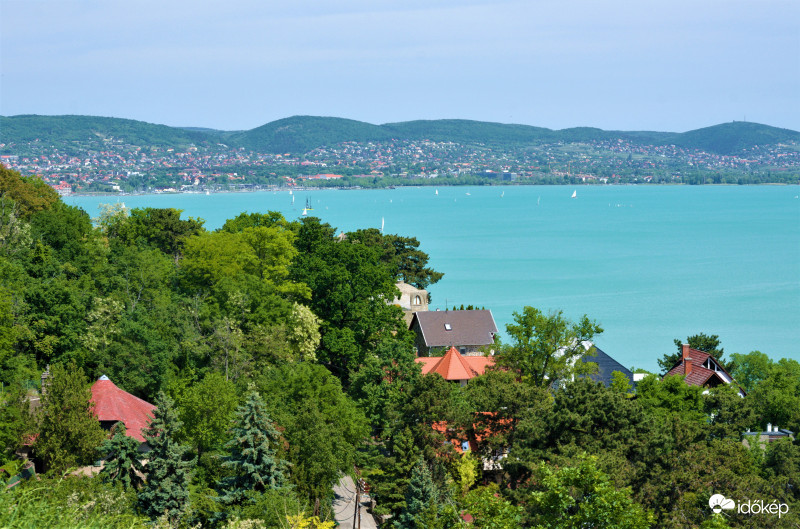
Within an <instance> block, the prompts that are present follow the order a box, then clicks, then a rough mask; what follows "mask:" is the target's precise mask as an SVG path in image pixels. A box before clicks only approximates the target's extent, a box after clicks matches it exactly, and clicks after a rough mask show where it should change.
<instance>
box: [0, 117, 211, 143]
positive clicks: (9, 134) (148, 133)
mask: <svg viewBox="0 0 800 529" xmlns="http://www.w3.org/2000/svg"><path fill="white" fill-rule="evenodd" d="M210 132H211V131H198V130H187V129H182V128H176V127H168V126H166V125H154V124H152V123H146V122H144V121H135V120H132V119H121V118H104V117H96V116H37V115H20V116H11V117H4V116H0V142H2V143H17V144H19V143H28V142H32V141H36V140H39V141H41V142H44V143H62V144H63V145H64V148H65V149H67V148H68V146H69V144H70V143H74V142H80V143H84V142H96V141H97V140H103V139H111V138H114V139H117V140H123V141H124V142H125V143H129V144H131V145H137V146H142V147H145V146H157V147H173V148H180V147H187V146H189V145H192V144H198V143H205V142H211V141H216V135H215V134H212V133H210Z"/></svg>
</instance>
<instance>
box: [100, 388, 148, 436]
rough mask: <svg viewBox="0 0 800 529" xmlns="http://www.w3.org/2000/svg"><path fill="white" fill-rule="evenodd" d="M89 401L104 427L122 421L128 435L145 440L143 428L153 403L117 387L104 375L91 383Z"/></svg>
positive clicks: (146, 423) (109, 427)
mask: <svg viewBox="0 0 800 529" xmlns="http://www.w3.org/2000/svg"><path fill="white" fill-rule="evenodd" d="M91 402H93V403H94V414H95V415H96V416H97V419H98V420H99V421H100V425H101V426H102V427H103V428H104V429H106V430H109V429H111V427H112V426H114V425H115V424H117V423H118V422H122V423H124V424H125V433H126V435H127V436H128V437H133V438H134V439H136V440H137V441H139V442H142V443H144V442H145V438H144V430H145V429H146V428H147V426H148V424H149V423H150V420H151V419H152V417H153V411H154V410H155V409H156V407H155V406H154V405H152V404H150V403H149V402H146V401H144V400H142V399H140V398H138V397H134V396H133V395H131V394H130V393H128V392H127V391H124V390H122V389H120V388H118V387H117V386H116V385H115V384H114V383H113V382H111V380H110V379H109V378H108V377H107V376H105V375H103V376H101V377H100V378H99V379H97V381H96V382H95V383H94V384H92V398H91Z"/></svg>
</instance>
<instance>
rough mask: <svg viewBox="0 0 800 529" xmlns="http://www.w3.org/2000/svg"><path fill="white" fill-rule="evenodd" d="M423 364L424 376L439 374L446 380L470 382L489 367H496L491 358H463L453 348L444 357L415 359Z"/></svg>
mask: <svg viewBox="0 0 800 529" xmlns="http://www.w3.org/2000/svg"><path fill="white" fill-rule="evenodd" d="M415 361H416V362H417V363H418V364H422V374H423V375H427V374H428V373H439V374H440V375H441V376H442V378H444V379H445V380H469V379H471V378H474V377H477V376H478V375H482V374H483V373H484V372H485V371H486V368H487V367H488V366H491V365H494V358H492V357H491V356H461V353H459V352H458V351H457V350H456V348H455V347H451V348H450V349H449V350H448V351H447V353H446V354H445V355H444V356H429V357H420V358H417V359H415Z"/></svg>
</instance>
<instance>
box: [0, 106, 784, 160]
mask: <svg viewBox="0 0 800 529" xmlns="http://www.w3.org/2000/svg"><path fill="white" fill-rule="evenodd" d="M97 138H99V139H108V141H111V138H114V139H116V140H124V141H125V142H126V143H129V144H131V145H137V146H140V147H151V146H158V147H182V146H187V145H189V144H193V143H198V144H206V143H216V142H221V143H225V144H226V145H229V146H231V147H241V148H246V149H249V150H252V151H254V152H260V153H272V154H280V153H292V154H302V153H306V152H309V151H311V150H313V149H316V148H319V147H326V146H327V147H332V146H335V145H337V144H339V143H342V142H362V143H363V142H380V141H387V140H390V139H396V140H430V141H436V142H455V143H462V144H473V143H485V144H493V145H501V146H507V147H510V146H515V145H518V144H521V143H528V144H530V143H533V144H536V143H552V142H567V143H582V142H587V141H615V140H619V139H622V140H625V141H630V142H633V143H636V144H640V145H677V146H680V147H683V148H687V149H699V150H706V151H708V152H712V153H716V154H733V153H735V152H740V151H742V150H746V149H751V148H753V147H755V146H763V145H774V144H778V143H784V142H798V141H800V132H797V131H792V130H788V129H780V128H776V127H770V126H768V125H761V124H758V123H749V122H742V121H738V122H733V123H724V124H721V125H714V126H711V127H706V128H702V129H697V130H693V131H689V132H683V133H677V132H650V131H605V130H601V129H597V128H590V127H576V128H569V129H562V130H552V129H547V128H543V127H533V126H530V125H516V124H504V123H490V122H483V121H471V120H465V119H440V120H419V121H406V122H399V123H387V124H384V125H373V124H370V123H364V122H361V121H355V120H352V119H343V118H336V117H318V116H293V117H289V118H284V119H279V120H277V121H273V122H270V123H267V124H265V125H262V126H260V127H256V128H254V129H251V130H247V131H219V130H213V129H204V128H198V127H167V126H165V125H154V124H151V123H145V122H142V121H134V120H130V119H120V118H104V117H94V116H36V115H21V116H10V117H7V116H2V117H0V142H2V143H4V144H7V145H11V144H23V143H27V142H31V141H40V142H43V143H53V144H56V145H58V146H63V145H68V144H69V143H70V142H75V141H78V142H81V141H88V140H90V139H97ZM0 150H2V151H3V152H9V151H8V149H7V147H3V148H2V149H0Z"/></svg>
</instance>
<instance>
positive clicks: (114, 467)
mask: <svg viewBox="0 0 800 529" xmlns="http://www.w3.org/2000/svg"><path fill="white" fill-rule="evenodd" d="M97 450H98V452H100V454H101V456H102V457H103V458H104V459H105V465H104V466H103V468H102V470H100V475H101V476H102V477H103V480H104V481H108V482H119V483H122V486H123V488H126V489H129V488H132V489H138V488H139V487H140V486H141V485H142V484H143V483H144V480H143V479H142V477H141V475H142V474H143V473H144V466H143V465H142V462H141V460H140V458H142V457H144V455H143V454H142V453H140V452H139V441H137V440H136V439H134V438H133V437H128V436H127V435H126V434H125V424H124V423H122V422H119V423H117V424H116V425H115V426H114V436H113V437H111V438H110V439H106V440H105V441H103V444H102V445H100V446H99V447H98V449H97Z"/></svg>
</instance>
